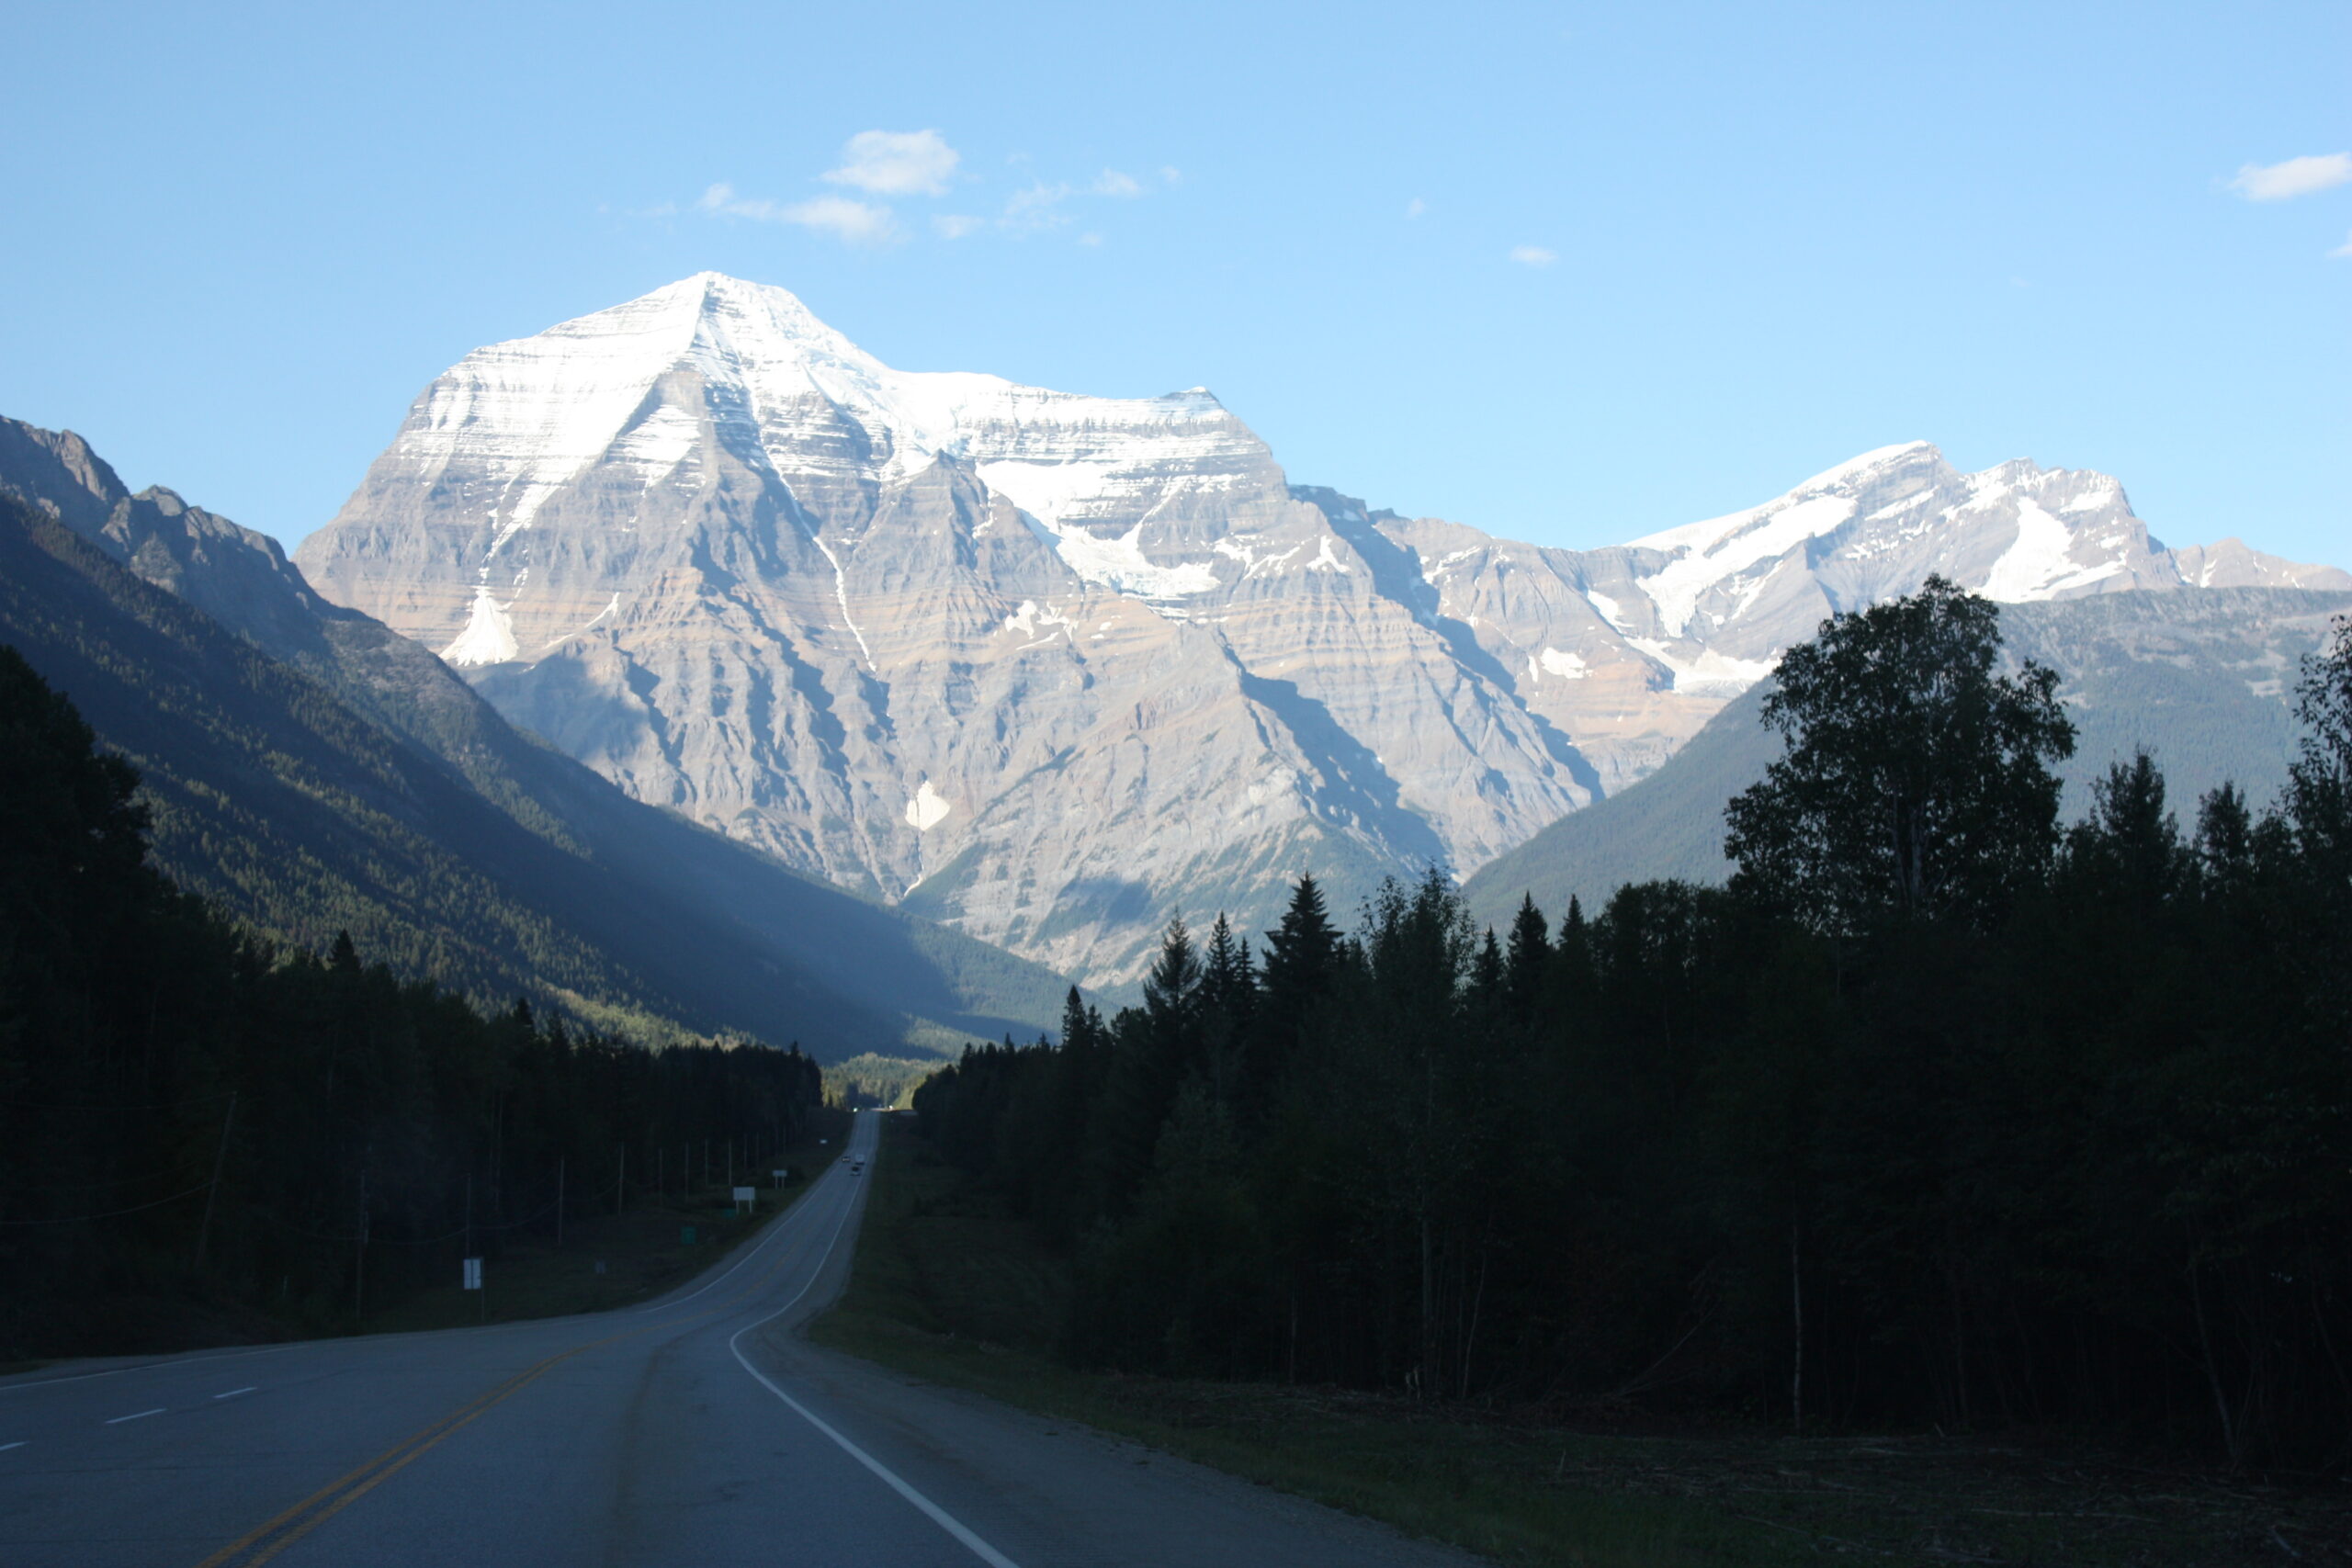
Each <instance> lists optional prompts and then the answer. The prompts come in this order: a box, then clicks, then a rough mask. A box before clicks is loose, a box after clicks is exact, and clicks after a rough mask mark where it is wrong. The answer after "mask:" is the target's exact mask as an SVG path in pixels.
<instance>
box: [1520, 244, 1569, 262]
mask: <svg viewBox="0 0 2352 1568" xmlns="http://www.w3.org/2000/svg"><path fill="white" fill-rule="evenodd" d="M1510 259H1511V260H1513V261H1515V262H1517V263H1518V264H1519V265H1521V266H1550V265H1552V264H1553V263H1554V262H1555V261H1558V260H1559V259H1560V257H1559V254H1558V253H1557V252H1555V251H1547V250H1545V249H1544V247H1543V246H1541V245H1513V246H1512V247H1511V248H1510Z"/></svg>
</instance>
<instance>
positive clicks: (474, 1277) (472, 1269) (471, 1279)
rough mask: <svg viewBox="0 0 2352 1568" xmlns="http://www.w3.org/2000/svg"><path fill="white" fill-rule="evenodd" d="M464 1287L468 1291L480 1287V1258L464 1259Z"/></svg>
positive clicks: (476, 1289) (479, 1288) (477, 1289)
mask: <svg viewBox="0 0 2352 1568" xmlns="http://www.w3.org/2000/svg"><path fill="white" fill-rule="evenodd" d="M466 1289H468V1290H469V1291H479V1290H481V1258H467V1259H466Z"/></svg>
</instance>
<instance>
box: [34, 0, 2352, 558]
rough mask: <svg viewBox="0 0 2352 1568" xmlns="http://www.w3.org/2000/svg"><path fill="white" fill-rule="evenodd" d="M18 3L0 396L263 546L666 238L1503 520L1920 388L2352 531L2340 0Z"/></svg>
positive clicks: (1656, 519)
mask: <svg viewBox="0 0 2352 1568" xmlns="http://www.w3.org/2000/svg"><path fill="white" fill-rule="evenodd" d="M8 30H9V33H10V45H9V51H8V52H9V58H10V69H9V72H8V76H9V91H8V93H7V94H6V96H0V142H5V145H6V148H7V149H8V156H7V163H6V169H7V175H6V201H5V203H0V240H5V243H0V289H5V298H6V299H7V300H8V301H9V306H8V308H7V309H6V310H5V311H0V412H6V413H8V414H12V415H14V416H16V417H18V418H23V419H28V420H31V421H33V422H35V423H40V424H46V425H51V426H55V425H65V426H70V427H72V428H74V429H76V430H79V431H81V432H83V433H84V434H86V435H88V436H89V437H90V438H91V439H92V441H93V442H95V443H96V445H97V446H98V447H99V449H100V450H101V451H102V452H104V453H105V454H107V456H109V457H111V458H112V459H113V460H114V462H115V463H116V464H117V466H118V467H119V468H121V469H122V471H123V474H124V477H125V478H126V479H129V480H130V482H131V483H132V484H134V485H138V484H144V483H149V482H161V483H168V484H170V485H172V486H174V487H175V488H176V489H178V490H180V491H183V492H184V493H186V494H187V495H188V496H189V497H191V498H192V499H194V500H197V501H199V502H203V503H205V504H207V505H209V506H211V507H213V508H215V509H216V510H219V511H221V512H224V513H228V514H229V515H231V516H233V517H236V518H237V519H239V520H240V521H242V522H245V523H248V524H250V525H254V526H256V527H260V528H264V529H266V530H268V531H269V532H271V533H274V534H276V535H277V536H279V537H280V538H282V539H285V540H288V542H291V541H293V540H295V539H298V538H300V536H302V535H303V534H305V533H307V532H308V531H309V530H310V529H311V528H313V527H315V526H317V525H319V524H320V523H322V522H323V521H324V520H325V519H326V518H327V517H328V516H330V515H332V513H334V509H335V508H336V507H337V506H338V505H339V504H340V503H341V502H342V500H343V498H344V497H345V495H346V494H347V493H348V492H349V491H350V490H351V489H352V487H353V486H354V485H355V484H356V482H357V480H358V479H359V477H360V475H361V473H362V472H363V471H364V469H365V468H366V467H367V464H368V461H369V459H370V458H371V457H373V456H374V455H375V454H376V452H377V451H378V450H379V449H380V448H381V447H382V446H383V445H384V444H385V443H386V442H387V441H388V440H389V439H390V435H391V434H392V432H393V430H394V428H395V427H396V425H397V424H398V423H399V421H400V419H401V414H402V412H404V411H405V409H406V407H407V404H408V402H409V400H410V399H411V398H413V396H414V395H415V394H416V392H417V391H418V390H419V389H421V388H422V387H423V386H424V383H425V382H426V381H427V380H429V379H430V378H432V377H433V376H434V375H435V374H436V373H437V372H438V371H440V370H441V369H442V368H444V367H446V366H447V365H448V364H449V363H451V362H452V361H454V360H456V359H457V358H458V356H460V355H463V354H464V353H465V352H466V351H467V350H468V349H469V348H472V347H474V346H476V345H478V344H483V343H487V342H492V341H494V340H497V339H501V338H507V337H515V336H520V335H523V334H526V333H532V332H536V331H537V330H539V329H540V328H543V327H545V326H547V325H549V324H550V323H552V322H555V321H560V320H562V319H564V318H566V317H570V316H574V315H579V314H582V313H584V312H586V311H588V310H595V309H598V308H600V307H603V306H605V305H610V304H614V303H616V302H618V301H620V300H622V299H628V298H630V297H632V296H635V295H637V294H640V293H643V292H645V291H646V290H648V289H650V288H656V287H658V286H660V285H661V284H662V283H665V282H668V281H671V280H673V279H674V278H677V277H680V276H685V275H686V274H689V273H692V272H695V271H698V270H701V269H703V268H706V267H708V268H716V269H718V270H721V271H726V272H731V273H735V274H737V275H740V276H745V277H750V278H755V279H758V280H761V281H763V282H769V283H777V284H782V285H784V286H786V287H787V288H791V289H793V290H794V291H796V292H797V293H798V294H799V295H800V296H801V297H802V298H803V299H806V300H807V301H808V302H809V305H810V306H811V308H812V309H814V310H816V311H817V312H818V314H819V315H820V316H822V317H824V318H825V319H826V320H828V321H831V323H832V324H833V325H835V326H836V327H838V328H840V329H841V330H842V331H843V332H844V333H847V334H848V335H849V336H850V337H852V338H853V339H854V340H855V341H857V342H858V343H860V344H863V345H864V346H865V347H866V348H867V349H869V350H870V351H872V352H874V353H875V354H876V355H879V356H881V357H882V358H883V359H885V360H886V361H888V362H889V363H891V364H893V365H898V366H901V367H907V368H910V369H973V370H989V371H993V372H995V373H997V374H1000V375H1003V376H1009V377H1012V378H1016V379H1020V380H1023V381H1029V382H1034V383H1037V384H1040V385H1045V386H1050V387H1057V388H1064V389H1070V390H1075V391H1085V392H1096V393H1118V394H1151V393H1157V392H1161V391H1167V390H1171V389H1177V388H1181V387H1187V386H1193V385H1196V384H1205V385H1207V386H1209V387H1211V388H1213V389H1216V392H1217V393H1218V394H1219V396H1221V397H1222V398H1223V399H1224V400H1225V402H1226V403H1227V406H1228V407H1230V408H1232V409H1233V410H1234V411H1235V412H1237V413H1238V414H1239V415H1240V416H1241V417H1242V418H1243V419H1244V420H1246V421H1247V422H1248V423H1250V425H1251V426H1252V427H1254V428H1255V429H1256V430H1258V431H1259V432H1260V433H1261V434H1263V435H1264V436H1265V437H1266V438H1267V439H1268V440H1269V441H1270V442H1271V443H1272V446H1273V448H1274V450H1275V453H1276V454H1277V456H1278V457H1280V458H1281V459H1282V461H1283V464H1284V465H1285V467H1286V468H1288V469H1289V471H1290V474H1291V477H1292V478H1293V479H1295V480H1296V481H1299V482H1304V483H1320V484H1331V485H1336V486H1338V487H1340V489H1342V490H1344V491H1349V492H1351V493H1354V494H1359V495H1362V496H1364V497H1366V498H1367V499H1369V500H1370V501H1371V502H1374V504H1376V505H1387V506H1393V507H1396V508H1397V509H1398V510H1400V511H1405V512H1408V513H1425V514H1437V515H1443V516H1448V517H1453V518H1455V519H1458V520H1460V521H1463V522H1467V523H1472V524H1476V525H1479V526H1482V527H1486V528H1487V529H1490V530H1492V531H1495V532H1498V533H1500V534H1504V535H1507V536H1516V537H1524V538H1532V539H1537V540H1541V541H1543V542H1545V543H1554V544H1563V545H1595V544H1602V543H1609V542H1613V541H1618V540H1622V539H1624V538H1628V537H1632V536H1635V535H1639V534H1642V533H1646V532H1649V531H1652V530H1654V529H1657V528H1659V527H1662V526H1666V525H1671V524H1676V523H1681V522H1687V521H1691V520H1692V519H1696V518H1700V517H1704V516H1709V515H1713V514H1715V513H1722V512H1725V511H1730V510H1733V509H1736V508H1737V507H1740V506H1744V505H1747V504H1751V503H1753V502H1758V501H1761V500H1764V499H1767V498H1769V497H1770V496H1771V495H1774V494H1777V493H1779V492H1780V491H1782V490H1785V489H1787V488H1788V487H1789V486H1790V485H1791V484H1792V483H1794V482H1796V481H1797V480H1799V479H1803V478H1804V477H1805V476H1806V475H1808V474H1810V473H1813V472H1815V471H1817V470H1818V469H1821V468H1826V467H1828V466H1829V465H1831V464H1833V463H1835V462H1837V461H1838V460H1840V459H1842V458H1844V457H1849V456H1852V455H1853V454H1855V453H1857V452H1860V451H1863V450H1866V449H1868V448H1870V447H1872V446H1882V445H1884V444H1887V443H1890V442H1894V441H1903V440H1910V439H1915V438H1924V439H1928V440H1932V441H1935V442H1937V443H1939V445H1941V446H1943V447H1944V449H1945V451H1946V453H1947V454H1948V455H1949V456H1950V457H1951V458H1952V460H1953V461H1954V462H1956V463H1959V464H1961V465H1962V466H1964V467H1969V468H1981V467H1984V466H1986V465H1989V464H1992V463H1995V462H1998V461H2001V460H2003V459H2005V458H2008V457H2032V458H2035V459H2036V460H2038V461H2041V462H2042V463H2045V464H2055V465H2064V466H2068V467H2080V468H2099V469H2103V470H2106V471H2108V472H2111V473H2114V474H2116V475H2118V476H2120V478H2121V479H2123V481H2124V483H2125V485H2126V486H2127V488H2128V489H2129V490H2130V492H2131V497H2132V500H2133V502H2134V504H2135V506H2136V508H2137V510H2138V511H2139V513H2140V514H2141V515H2142V516H2143V518H2145V519H2147V521H2148V522H2149V523H2150V525H2152V526H2153V527H2154V530H2155V532H2156V533H2157V534H2158V535H2159V536H2161V537H2163V538H2165V540H2166V541H2167V542H2171V543H2177V544H2187V543H2192V542H2205V541H2210V540H2211V539H2214V538H2218V537H2221V536H2225V535H2231V534H2236V535H2240V536H2244V537H2245V538H2246V539H2248V540H2249V541H2250V542H2252V543H2253V544H2255V545H2256V547H2261V548H2266V549H2270V550H2273V551H2277V552H2279V553H2282V554H2286V555H2290V556H2294V557H2297V558H2303V559H2324V560H2330V561H2335V562H2338V563H2344V564H2352V513H2347V508H2346V480H2347V479H2352V376H2347V367H2352V355H2347V348H2352V343H2347V333H2346V327H2347V324H2348V321H2347V318H2348V317H2352V312H2347V310H2346V300H2347V296H2348V295H2352V157H2346V156H2344V154H2346V152H2347V150H2352V91H2347V87H2348V86H2352V83H2347V80H2346V77H2347V66H2346V62H2352V7H2346V6H2343V5H2341V4H2340V3H2331V4H2324V5H2320V4H2314V5H2301V6H2298V5H2260V4H2240V5H2235V6H2162V5H2154V6H2151V5H2136V6H2057V5H2048V4H2042V5H2034V6H1997V5H1971V6H1885V5H1855V6H1772V7H1769V8H1768V7H1761V6H1758V7H1753V8H1749V7H1730V6H1696V7H1676V6H1657V5H1653V6H1610V7H1598V6H1509V5H1498V6H1459V5H1457V6H1443V7H1441V6H1429V5H1417V6H1366V5H1351V6H1262V5H1251V6H1217V5H1193V6H1150V7H1142V6H1137V7H1126V6H1099V5H1097V6H1061V5H1041V4H1028V5H1023V6H889V5H859V6H848V5H840V4H834V5H828V6H785V5H762V6H734V5H727V4H703V5H699V6H693V7H683V6H682V7H674V8H665V7H659V6H644V5H634V6H600V5H562V6H557V5H546V6H499V5H476V4H469V5H463V6H440V5H432V4H415V3H405V4H402V5H400V6H380V5H379V6H365V7H362V6H349V7H345V6H315V5H304V6H285V7H272V6H219V7H201V8H199V7H191V6H130V5H108V4H103V3H98V4H81V5H75V6H19V7H17V8H16V9H15V12H14V14H13V15H12V17H11V18H10V23H9V29H8ZM871 132H880V133H886V135H885V137H884V138H882V139H876V138H875V137H872V136H867V135H865V133H871ZM922 133H928V134H922ZM861 137H864V140H862V141H861V140H860V138H861ZM2296 160H2301V162H2295V161H2296ZM829 175H831V176H833V177H831V178H829V177H828V176H829ZM714 187H719V188H717V189H714ZM2332 253H2344V254H2332Z"/></svg>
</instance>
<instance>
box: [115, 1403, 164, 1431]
mask: <svg viewBox="0 0 2352 1568" xmlns="http://www.w3.org/2000/svg"><path fill="white" fill-rule="evenodd" d="M170 1408H171V1406H170V1405H168V1404H158V1405H157V1406H155V1408H154V1409H153V1410H141V1411H139V1412H138V1413H136V1414H135V1415H130V1416H116V1417H115V1418H114V1419H113V1420H111V1421H108V1422H107V1426H109V1427H119V1426H121V1425H122V1424H123V1423H124V1422H125V1421H143V1420H145V1419H146V1418H147V1417H148V1416H161V1415H162V1414H163V1413H164V1411H166V1410H168V1409H170Z"/></svg>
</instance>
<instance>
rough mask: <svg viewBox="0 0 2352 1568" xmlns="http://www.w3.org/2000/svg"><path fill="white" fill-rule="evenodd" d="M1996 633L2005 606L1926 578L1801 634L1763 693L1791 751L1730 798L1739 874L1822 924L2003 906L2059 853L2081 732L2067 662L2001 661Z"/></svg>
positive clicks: (1826, 927)
mask: <svg viewBox="0 0 2352 1568" xmlns="http://www.w3.org/2000/svg"><path fill="white" fill-rule="evenodd" d="M2000 648H2001V629H2000V612H1999V611H1998V609H1996V607H1995V606H1994V604H1992V603H1991V602H1990V601H1988V600H1985V599H1980V598H1978V597H1977V596H1975V595H1974V594H1973V593H1964V592H1961V591H1960V590H1958V589H1956V588H1954V587H1953V586H1952V585H1951V583H1950V582H1948V581H1945V580H1944V579H1942V578H1940V577H1930V578H1928V581H1927V585H1926V586H1925V587H1924V588H1922V589H1921V590H1920V591H1919V592H1917V593H1915V594H1912V595H1910V596H1908V597H1906V598H1902V599H1896V600H1894V601H1892V602H1890V603H1888V604H1880V605H1875V606H1873V607H1872V608H1871V609H1868V610H1863V611H1861V612H1860V613H1858V614H1854V615H1839V616H1837V617H1836V618H1834V619H1832V620H1829V621H1826V622H1824V623H1823V624H1822V627H1821V632H1820V635H1819V636H1818V637H1815V639H1814V640H1813V641H1812V642H1809V643H1804V644H1802V645H1800V646H1798V647H1796V648H1792V649H1790V650H1789V651H1788V653H1787V654H1786V656H1784V657H1783V658H1782V659H1781V665H1780V669H1779V671H1777V672H1776V674H1775V676H1774V688H1773V690H1772V692H1771V693H1770V694H1769V695H1768V696H1766V698H1765V699H1764V723H1765V725H1766V727H1767V728H1771V729H1775V730H1778V731H1779V732H1780V733H1781V734H1782V735H1783V736H1785V737H1787V738H1788V742H1789V749H1788V754H1787V755H1786V756H1784V757H1782V758H1781V760H1780V761H1776V762H1774V763H1773V764H1772V765H1771V766H1770V768H1769V769H1767V770H1766V772H1765V775H1764V780H1763V782H1762V783H1761V784H1756V785H1753V786H1752V787H1750V788H1748V789H1747V790H1746V791H1744V792H1743V793H1741V794H1740V795H1737V796H1736V797H1735V798H1734V799H1733V801H1732V803H1731V806H1730V807H1729V809H1728V810H1726V811H1725V813H1724V820H1725V822H1726V823H1727V825H1728V826H1729V829H1730V832H1729V834H1728V835H1727V836H1726V838H1725V840H1724V854H1725V855H1726V856H1727V857H1729V858H1730V859H1732V860H1733V861H1736V862H1737V863H1738V865H1739V870H1738V871H1737V873H1736V874H1734V876H1733V878H1732V883H1733V886H1734V887H1736V888H1737V889H1738V890H1739V891H1740V892H1741V893H1742V894H1744V895H1745V896H1746V897H1749V898H1751V899H1756V900H1758V901H1765V900H1770V901H1771V902H1772V903H1774V904H1775V905H1776V907H1778V908H1782V909H1785V910H1787V911H1789V912H1791V913H1792V914H1793V915H1795V916H1796V917H1797V918H1799V919H1804V920H1805V921H1806V922H1808V923H1810V924H1812V925H1814V926H1815V927H1817V928H1818V929H1820V930H1823V931H1843V932H1849V933H1850V932H1855V931H1863V930H1867V929H1869V928H1871V927H1872V926H1874V925H1878V924H1881V923H1883V922H1884V921H1886V920H1888V919H1894V918H1906V919H1907V918H1916V917H1922V916H1958V917H1962V918H1966V919H1973V920H1977V921H1979V922H1989V921H1992V920H1996V919H1998V918H1999V917H2000V916H2001V915H2002V914H2003V913H2004V912H2005V911H2006V910H2007V908H2008V907H2009V905H2010V904H2011V903H2012V902H2013V901H2014V900H2015V898H2016V897H2017V896H2018V893H2019V892H2020V891H2021V890H2022V889H2023V888H2024V887H2026V886H2029V885H2030V883H2031V881H2032V878H2033V876H2034V874H2036V872H2037V870H2038V869H2039V867H2040V866H2041V863H2042V862H2043V861H2045V860H2046V859H2047V858H2048V856H2049V853H2050V848H2051V844H2052V840H2054V838H2055V836H2056V832H2057V827H2056V824H2057V819H2058V795H2059V782H2058V776H2057V775H2056V774H2055V773H2052V771H2051V768H2050V764H2051V762H2052V761H2056V760H2058V759H2062V758H2064V757H2067V756H2071V755H2072V754H2073V752H2074V749H2075V729H2074V726H2073V724H2072V723H2071V722H2070V721H2069V720H2068V719H2067V718H2066V716H2065V715H2064V712H2063V711H2062V710H2061V709H2060V708H2059V706H2058V702H2057V698H2056V696H2055V693H2056V691H2057V688H2058V676H2057V673H2056V672H2055V671H2051V670H2048V669H2045V668H2043V667H2041V666H2040V665H2037V664H2033V663H2030V662H2029V663H2028V664H2027V665H2026V666H2025V668H2024V670H2023V671H2020V672H2019V673H2018V674H2016V675H1996V674H1995V673H1994V667H1995V662H1996V659H1997V658H1998V656H1999V653H2000Z"/></svg>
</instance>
